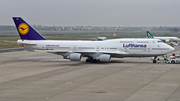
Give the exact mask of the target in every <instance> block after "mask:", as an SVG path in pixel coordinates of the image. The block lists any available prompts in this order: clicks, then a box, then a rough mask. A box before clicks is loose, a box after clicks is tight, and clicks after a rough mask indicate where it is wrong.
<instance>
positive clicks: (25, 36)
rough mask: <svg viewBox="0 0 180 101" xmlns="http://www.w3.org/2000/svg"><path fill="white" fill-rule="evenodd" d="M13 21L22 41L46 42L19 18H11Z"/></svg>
mask: <svg viewBox="0 0 180 101" xmlns="http://www.w3.org/2000/svg"><path fill="white" fill-rule="evenodd" d="M13 20H14V23H15V25H16V28H17V31H18V33H19V35H20V37H21V39H22V40H46V39H45V38H44V37H43V36H41V34H39V33H38V32H37V31H36V30H34V29H33V28H32V27H31V26H30V25H29V24H28V23H26V22H25V21H24V20H23V19H22V18H21V17H13Z"/></svg>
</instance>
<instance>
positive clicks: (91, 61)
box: [86, 58, 99, 63]
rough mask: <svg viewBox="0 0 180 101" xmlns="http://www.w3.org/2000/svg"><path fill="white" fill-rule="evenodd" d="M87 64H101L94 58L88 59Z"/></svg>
mask: <svg viewBox="0 0 180 101" xmlns="http://www.w3.org/2000/svg"><path fill="white" fill-rule="evenodd" d="M86 62H90V63H97V62H99V61H98V60H97V59H93V58H87V59H86Z"/></svg>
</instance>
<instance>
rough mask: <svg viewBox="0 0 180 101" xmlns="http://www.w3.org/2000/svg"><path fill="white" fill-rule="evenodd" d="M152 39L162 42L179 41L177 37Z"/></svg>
mask: <svg viewBox="0 0 180 101" xmlns="http://www.w3.org/2000/svg"><path fill="white" fill-rule="evenodd" d="M154 39H160V40H162V41H164V42H174V41H175V42H177V41H180V39H179V38H178V37H154Z"/></svg>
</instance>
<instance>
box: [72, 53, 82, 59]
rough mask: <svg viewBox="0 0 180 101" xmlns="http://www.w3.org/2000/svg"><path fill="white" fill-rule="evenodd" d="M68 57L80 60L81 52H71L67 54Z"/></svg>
mask: <svg viewBox="0 0 180 101" xmlns="http://www.w3.org/2000/svg"><path fill="white" fill-rule="evenodd" d="M69 58H70V60H71V61H80V60H81V54H79V53H72V54H70V55H69Z"/></svg>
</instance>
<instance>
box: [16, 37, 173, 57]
mask: <svg viewBox="0 0 180 101" xmlns="http://www.w3.org/2000/svg"><path fill="white" fill-rule="evenodd" d="M17 43H18V44H19V45H26V46H29V47H31V48H33V49H36V50H44V51H47V52H52V53H58V54H60V55H68V53H69V54H71V53H80V54H82V56H84V57H88V56H92V57H98V56H99V55H101V54H110V55H111V57H119V58H121V57H150V56H159V55H164V54H168V53H170V52H173V51H174V48H173V47H171V46H169V45H167V44H165V43H163V42H162V41H160V40H158V39H112V40H105V41H70V40H68V41H67V40H66V41H55V40H24V41H22V40H18V41H17Z"/></svg>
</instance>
